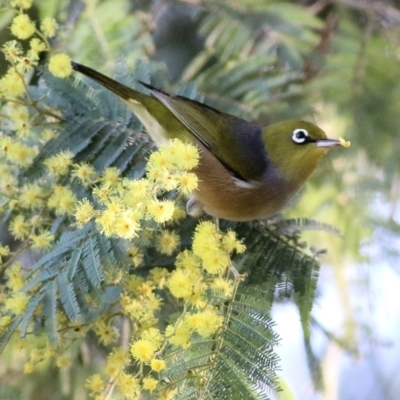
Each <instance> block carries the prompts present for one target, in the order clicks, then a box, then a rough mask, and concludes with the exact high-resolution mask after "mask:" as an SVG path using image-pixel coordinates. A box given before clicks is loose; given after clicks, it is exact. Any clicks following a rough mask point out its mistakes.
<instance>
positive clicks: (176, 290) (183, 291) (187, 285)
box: [167, 269, 194, 299]
mask: <svg viewBox="0 0 400 400" xmlns="http://www.w3.org/2000/svg"><path fill="white" fill-rule="evenodd" d="M193 285H194V281H193V279H192V276H191V275H190V274H189V273H188V272H187V271H184V270H182V269H176V270H175V271H173V272H172V273H171V276H170V278H169V280H168V283H167V286H168V289H169V291H170V292H171V294H172V295H173V296H174V297H176V298H177V299H181V298H183V299H188V298H189V297H190V296H191V295H192V293H193Z"/></svg>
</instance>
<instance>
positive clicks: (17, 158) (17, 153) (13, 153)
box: [6, 142, 36, 167]
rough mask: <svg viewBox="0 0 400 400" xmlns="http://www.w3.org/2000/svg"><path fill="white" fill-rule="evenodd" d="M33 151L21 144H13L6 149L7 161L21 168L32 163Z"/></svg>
mask: <svg viewBox="0 0 400 400" xmlns="http://www.w3.org/2000/svg"><path fill="white" fill-rule="evenodd" d="M35 153H36V151H35V149H34V148H32V147H30V146H28V145H26V144H23V143H21V142H14V143H13V144H12V145H11V146H10V147H9V149H8V152H7V155H6V156H7V159H8V160H9V161H11V162H12V163H15V164H17V165H19V166H21V167H25V166H28V165H30V164H31V163H32V160H33V157H34V156H35Z"/></svg>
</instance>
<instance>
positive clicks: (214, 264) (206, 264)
mask: <svg viewBox="0 0 400 400" xmlns="http://www.w3.org/2000/svg"><path fill="white" fill-rule="evenodd" d="M202 262H203V263H202V264H203V268H204V269H205V270H206V271H207V272H208V273H209V274H219V273H221V272H223V271H224V269H225V268H227V267H229V265H230V258H229V255H228V254H227V253H226V252H225V251H224V250H220V249H213V251H207V252H205V253H204V254H203V257H202Z"/></svg>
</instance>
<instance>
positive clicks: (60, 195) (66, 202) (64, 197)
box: [47, 185, 77, 215]
mask: <svg viewBox="0 0 400 400" xmlns="http://www.w3.org/2000/svg"><path fill="white" fill-rule="evenodd" d="M76 202H77V198H76V196H75V193H74V192H73V191H72V190H71V189H70V187H69V186H61V185H56V186H55V187H54V192H53V193H52V195H51V196H50V197H49V200H48V202H47V205H48V206H49V207H50V208H54V210H55V213H56V215H66V214H72V213H73V212H74V207H75V204H76Z"/></svg>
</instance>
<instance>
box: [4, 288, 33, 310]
mask: <svg viewBox="0 0 400 400" xmlns="http://www.w3.org/2000/svg"><path fill="white" fill-rule="evenodd" d="M28 303H29V296H28V295H27V294H26V293H23V292H16V293H14V294H13V295H12V297H9V298H7V299H6V301H5V302H4V309H5V310H7V311H10V312H12V313H13V314H15V315H16V316H18V315H22V314H23V313H24V312H25V310H26V307H28Z"/></svg>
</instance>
